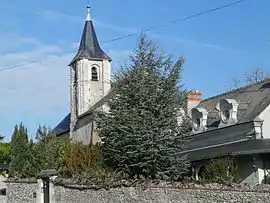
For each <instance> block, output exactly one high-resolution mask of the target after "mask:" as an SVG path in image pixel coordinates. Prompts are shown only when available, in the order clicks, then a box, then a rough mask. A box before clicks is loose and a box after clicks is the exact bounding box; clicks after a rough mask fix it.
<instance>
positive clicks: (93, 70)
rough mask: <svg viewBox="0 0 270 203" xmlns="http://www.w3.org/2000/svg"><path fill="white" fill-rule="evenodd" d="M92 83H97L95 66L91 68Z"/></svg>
mask: <svg viewBox="0 0 270 203" xmlns="http://www.w3.org/2000/svg"><path fill="white" fill-rule="evenodd" d="M92 81H98V71H97V68H96V67H95V66H93V67H92Z"/></svg>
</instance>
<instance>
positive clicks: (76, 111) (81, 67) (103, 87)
mask: <svg viewBox="0 0 270 203" xmlns="http://www.w3.org/2000/svg"><path fill="white" fill-rule="evenodd" d="M69 66H70V110H71V111H70V112H71V123H70V130H71V131H70V132H71V133H72V129H73V127H74V123H75V122H76V120H77V119H78V118H79V117H80V116H81V115H83V114H84V113H85V112H86V111H88V110H89V109H90V108H91V107H92V106H93V105H94V104H95V103H96V102H97V101H99V100H100V99H101V98H102V97H104V96H105V95H106V94H107V93H108V91H109V90H110V74H111V73H110V72H111V71H110V70H111V59H110V57H109V56H108V55H107V54H106V53H105V52H104V51H103V50H102V49H101V47H100V45H99V42H98V39H97V36H96V32H95V29H94V25H93V22H92V19H91V15H90V7H89V6H87V17H86V21H85V25H84V29H83V34H82V37H81V42H80V46H79V50H78V52H77V54H76V55H75V57H74V58H73V60H72V61H71V62H70V64H69Z"/></svg>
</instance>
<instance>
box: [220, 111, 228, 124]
mask: <svg viewBox="0 0 270 203" xmlns="http://www.w3.org/2000/svg"><path fill="white" fill-rule="evenodd" d="M229 119H230V111H229V110H228V109H224V110H223V111H222V112H221V120H222V122H223V123H227V122H228V121H229Z"/></svg>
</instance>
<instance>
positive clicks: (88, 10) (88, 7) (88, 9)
mask: <svg viewBox="0 0 270 203" xmlns="http://www.w3.org/2000/svg"><path fill="white" fill-rule="evenodd" d="M86 8H87V16H86V21H90V20H91V15H90V8H91V7H90V6H89V5H88V6H87V7H86Z"/></svg>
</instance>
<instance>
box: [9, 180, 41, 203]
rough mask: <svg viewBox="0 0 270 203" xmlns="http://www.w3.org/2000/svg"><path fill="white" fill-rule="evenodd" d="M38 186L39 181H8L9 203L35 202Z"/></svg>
mask: <svg viewBox="0 0 270 203" xmlns="http://www.w3.org/2000/svg"><path fill="white" fill-rule="evenodd" d="M37 188H38V184H37V183H7V190H6V192H7V198H8V203H9V202H10V203H30V202H35V201H33V200H34V192H36V190H37Z"/></svg>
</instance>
